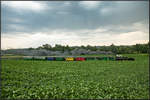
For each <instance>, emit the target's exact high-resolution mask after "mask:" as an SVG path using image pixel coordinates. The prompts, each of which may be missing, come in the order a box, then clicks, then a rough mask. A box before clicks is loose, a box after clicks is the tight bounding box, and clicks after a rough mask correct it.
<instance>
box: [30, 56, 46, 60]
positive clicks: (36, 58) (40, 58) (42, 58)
mask: <svg viewBox="0 0 150 100" xmlns="http://www.w3.org/2000/svg"><path fill="white" fill-rule="evenodd" d="M33 60H45V57H37V56H36V57H33Z"/></svg>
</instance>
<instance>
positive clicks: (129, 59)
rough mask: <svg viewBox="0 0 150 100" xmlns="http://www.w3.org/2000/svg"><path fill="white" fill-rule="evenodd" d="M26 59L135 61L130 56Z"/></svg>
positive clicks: (35, 58)
mask: <svg viewBox="0 0 150 100" xmlns="http://www.w3.org/2000/svg"><path fill="white" fill-rule="evenodd" d="M23 59H25V60H47V61H89V60H105V61H134V60H135V59H134V58H129V57H120V56H115V57H37V56H34V57H23Z"/></svg>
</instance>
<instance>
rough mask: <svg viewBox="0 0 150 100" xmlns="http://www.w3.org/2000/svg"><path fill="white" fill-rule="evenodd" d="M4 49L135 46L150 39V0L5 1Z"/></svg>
mask: <svg viewBox="0 0 150 100" xmlns="http://www.w3.org/2000/svg"><path fill="white" fill-rule="evenodd" d="M1 3H2V5H1V6H2V8H1V11H2V12H1V21H2V23H1V27H2V29H1V47H2V49H9V48H28V47H38V46H41V45H43V44H46V43H48V44H50V45H52V46H54V45H55V44H61V45H69V46H75V45H78V46H80V45H85V46H86V45H93V46H95V45H97V46H98V45H99V46H102V45H110V44H112V43H114V44H115V45H132V44H136V43H147V42H148V40H149V4H148V1H1Z"/></svg>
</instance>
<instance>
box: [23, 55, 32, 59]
mask: <svg viewBox="0 0 150 100" xmlns="http://www.w3.org/2000/svg"><path fill="white" fill-rule="evenodd" d="M23 59H24V60H33V57H30V56H24V57H23Z"/></svg>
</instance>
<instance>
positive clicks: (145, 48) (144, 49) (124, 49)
mask: <svg viewBox="0 0 150 100" xmlns="http://www.w3.org/2000/svg"><path fill="white" fill-rule="evenodd" d="M76 48H78V49H85V50H90V51H111V52H113V53H117V54H124V53H149V42H148V43H146V44H136V45H130V46H129V45H128V46H125V45H123V46H116V45H114V44H112V45H110V46H90V45H87V46H68V45H66V46H63V45H59V44H56V45H55V46H54V47H52V46H51V45H49V44H44V45H42V46H40V47H38V48H29V50H40V49H45V50H49V51H61V52H65V51H68V52H70V51H72V50H74V49H76Z"/></svg>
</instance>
